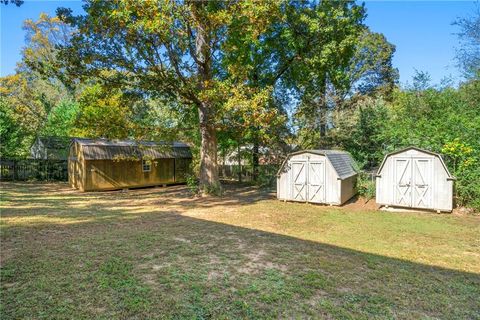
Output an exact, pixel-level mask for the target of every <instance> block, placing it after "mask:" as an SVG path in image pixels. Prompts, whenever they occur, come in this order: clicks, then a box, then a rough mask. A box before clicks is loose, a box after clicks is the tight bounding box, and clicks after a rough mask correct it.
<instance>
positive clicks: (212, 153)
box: [198, 107, 220, 190]
mask: <svg viewBox="0 0 480 320" xmlns="http://www.w3.org/2000/svg"><path fill="white" fill-rule="evenodd" d="M207 110H208V109H206V108H204V107H200V108H198V115H199V118H200V137H201V141H202V142H201V148H200V187H201V188H202V189H204V190H206V189H208V188H211V187H213V188H217V187H218V186H219V181H220V180H219V178H218V164H217V132H216V131H215V128H214V127H213V126H212V125H211V124H210V123H209V121H208V111H207Z"/></svg>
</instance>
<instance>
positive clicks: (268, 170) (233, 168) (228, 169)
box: [218, 164, 280, 184]
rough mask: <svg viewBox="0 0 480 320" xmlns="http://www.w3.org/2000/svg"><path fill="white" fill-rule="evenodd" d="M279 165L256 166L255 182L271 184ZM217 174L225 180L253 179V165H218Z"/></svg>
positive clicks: (244, 180)
mask: <svg viewBox="0 0 480 320" xmlns="http://www.w3.org/2000/svg"><path fill="white" fill-rule="evenodd" d="M279 167H280V165H276V164H268V165H265V164H264V165H259V166H258V167H257V182H260V183H262V184H271V183H273V182H274V181H275V179H276V174H277V171H278V168H279ZM218 172H219V176H220V178H222V179H226V180H235V181H240V180H241V181H243V182H246V181H253V166H252V165H242V166H239V165H220V166H219V169H218Z"/></svg>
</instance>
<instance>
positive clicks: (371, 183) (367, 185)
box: [357, 172, 375, 201]
mask: <svg viewBox="0 0 480 320" xmlns="http://www.w3.org/2000/svg"><path fill="white" fill-rule="evenodd" d="M357 191H358V195H359V196H361V197H363V198H365V199H366V200H367V201H368V200H371V199H373V198H375V180H373V179H372V178H371V176H370V174H367V173H364V172H360V173H359V175H358V178H357Z"/></svg>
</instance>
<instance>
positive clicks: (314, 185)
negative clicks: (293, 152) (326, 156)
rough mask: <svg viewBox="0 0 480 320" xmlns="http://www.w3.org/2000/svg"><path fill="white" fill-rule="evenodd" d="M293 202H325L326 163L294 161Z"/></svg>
mask: <svg viewBox="0 0 480 320" xmlns="http://www.w3.org/2000/svg"><path fill="white" fill-rule="evenodd" d="M291 165H292V170H291V180H290V181H291V182H292V190H291V195H292V200H295V201H305V202H317V203H324V202H325V161H292V163H291Z"/></svg>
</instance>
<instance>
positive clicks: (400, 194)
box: [393, 158, 412, 207]
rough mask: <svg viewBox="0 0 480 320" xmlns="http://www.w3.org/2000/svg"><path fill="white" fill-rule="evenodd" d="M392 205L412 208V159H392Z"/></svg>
mask: <svg viewBox="0 0 480 320" xmlns="http://www.w3.org/2000/svg"><path fill="white" fill-rule="evenodd" d="M393 187H394V190H393V191H394V197H393V198H394V199H393V201H394V204H395V205H398V206H403V207H411V206H412V158H394V186H393Z"/></svg>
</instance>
